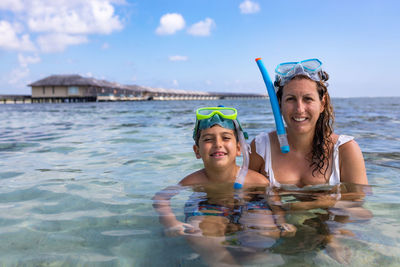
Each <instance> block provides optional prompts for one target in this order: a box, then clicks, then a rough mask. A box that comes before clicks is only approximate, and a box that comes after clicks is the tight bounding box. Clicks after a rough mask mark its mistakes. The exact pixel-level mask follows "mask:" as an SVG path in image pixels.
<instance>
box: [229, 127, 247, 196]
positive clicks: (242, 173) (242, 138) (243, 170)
mask: <svg viewBox="0 0 400 267" xmlns="http://www.w3.org/2000/svg"><path fill="white" fill-rule="evenodd" d="M233 123H234V124H235V128H236V133H237V135H238V138H239V143H240V148H241V150H242V155H243V164H242V166H241V167H240V170H239V172H238V174H237V175H236V180H235V183H234V184H233V188H234V189H242V187H243V184H244V180H245V178H246V175H247V172H248V171H249V145H248V144H247V143H246V136H247V133H246V134H245V133H244V132H243V130H242V129H241V127H240V125H239V122H238V121H237V120H234V121H233Z"/></svg>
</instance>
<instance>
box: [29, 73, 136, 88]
mask: <svg viewBox="0 0 400 267" xmlns="http://www.w3.org/2000/svg"><path fill="white" fill-rule="evenodd" d="M29 86H95V87H106V88H117V89H131V88H129V87H128V86H126V85H122V84H119V83H115V82H109V81H106V80H97V79H95V78H88V77H82V76H80V75H77V74H72V75H51V76H48V77H46V78H44V79H41V80H39V81H36V82H34V83H31V84H29Z"/></svg>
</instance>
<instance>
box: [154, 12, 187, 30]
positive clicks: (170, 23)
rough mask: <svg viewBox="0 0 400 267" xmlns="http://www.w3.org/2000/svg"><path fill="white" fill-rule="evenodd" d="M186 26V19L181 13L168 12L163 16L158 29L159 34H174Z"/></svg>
mask: <svg viewBox="0 0 400 267" xmlns="http://www.w3.org/2000/svg"><path fill="white" fill-rule="evenodd" d="M184 27H185V19H184V18H183V16H182V15H181V14H178V13H168V14H165V15H163V16H162V17H161V19H160V26H158V28H157V29H156V33H157V34H159V35H170V34H174V33H176V32H177V31H179V30H182V29H183V28H184Z"/></svg>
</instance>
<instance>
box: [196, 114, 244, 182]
mask: <svg viewBox="0 0 400 267" xmlns="http://www.w3.org/2000/svg"><path fill="white" fill-rule="evenodd" d="M214 125H219V126H221V127H223V128H226V129H231V130H234V131H236V134H237V136H238V139H239V143H240V147H241V150H242V155H243V164H242V166H241V167H240V170H239V172H238V174H237V175H236V181H235V184H234V188H235V189H240V188H242V187H243V183H244V179H245V177H246V175H247V171H248V166H249V146H248V144H247V143H246V139H248V135H247V133H246V132H244V131H243V129H242V126H241V125H240V123H239V121H238V120H237V110H236V109H234V108H226V107H206V108H199V109H198V110H197V111H196V125H195V128H194V131H193V139H194V140H195V142H196V145H198V136H199V131H201V130H204V129H208V128H211V127H212V126H214Z"/></svg>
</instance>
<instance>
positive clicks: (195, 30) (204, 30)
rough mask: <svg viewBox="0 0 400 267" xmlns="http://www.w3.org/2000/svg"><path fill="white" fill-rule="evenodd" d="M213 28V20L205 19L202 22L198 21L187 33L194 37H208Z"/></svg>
mask: <svg viewBox="0 0 400 267" xmlns="http://www.w3.org/2000/svg"><path fill="white" fill-rule="evenodd" d="M214 27H215V22H214V20H212V19H210V18H206V19H205V20H204V21H199V22H197V23H195V24H193V25H192V26H190V28H189V29H188V33H189V34H191V35H195V36H209V35H210V34H211V29H212V28H214Z"/></svg>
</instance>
